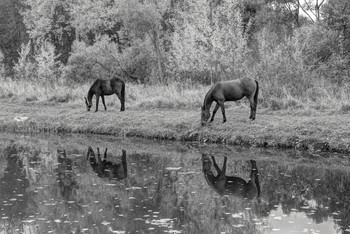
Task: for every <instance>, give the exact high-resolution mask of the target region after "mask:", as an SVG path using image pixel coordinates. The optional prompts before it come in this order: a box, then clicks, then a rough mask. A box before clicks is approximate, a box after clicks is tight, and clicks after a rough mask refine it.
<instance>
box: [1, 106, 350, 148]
mask: <svg viewBox="0 0 350 234" xmlns="http://www.w3.org/2000/svg"><path fill="white" fill-rule="evenodd" d="M101 107H102V106H101ZM101 107H100V108H101ZM108 108H109V109H108V110H107V111H104V110H100V111H98V112H97V113H95V112H87V111H86V109H85V106H83V105H82V104H80V105H79V104H75V103H73V104H69V103H62V104H61V103H53V104H49V103H47V104H40V103H28V102H21V103H19V102H11V103H6V102H5V101H4V100H3V102H2V103H1V104H0V109H1V115H0V131H6V132H28V133H31V132H55V133H93V134H103V135H116V136H119V137H142V138H148V139H166V140H178V141H203V142H206V143H209V142H210V143H223V144H230V145H247V146H258V147H276V148H295V149H303V150H310V151H332V152H350V132H349V127H350V123H349V116H348V114H347V112H344V113H342V112H340V111H332V110H315V109H309V110H305V109H303V110H291V109H288V110H281V111H271V110H269V109H260V110H258V113H257V119H256V121H254V122H251V121H249V120H248V116H249V108H248V107H247V106H245V105H243V104H242V105H237V106H231V107H230V108H228V109H227V110H226V115H227V123H225V124H222V123H221V121H222V115H221V113H219V112H218V114H217V117H216V119H215V121H214V123H213V124H211V125H208V126H206V127H204V128H201V126H200V110H199V109H198V110H189V109H142V108H141V109H140V108H137V109H136V108H134V109H128V108H127V109H126V111H125V112H119V111H118V110H119V107H117V106H112V107H108Z"/></svg>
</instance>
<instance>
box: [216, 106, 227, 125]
mask: <svg viewBox="0 0 350 234" xmlns="http://www.w3.org/2000/svg"><path fill="white" fill-rule="evenodd" d="M218 104H219V105H220V107H221V111H222V117H223V121H222V122H223V123H225V122H226V114H225V105H224V101H218Z"/></svg>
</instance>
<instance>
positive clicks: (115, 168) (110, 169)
mask: <svg viewBox="0 0 350 234" xmlns="http://www.w3.org/2000/svg"><path fill="white" fill-rule="evenodd" d="M122 153H123V154H122V161H121V163H113V162H110V161H107V148H106V150H105V152H104V157H103V160H102V159H101V154H100V149H99V148H98V147H97V155H95V152H94V150H93V149H92V148H91V147H90V146H89V148H88V153H87V158H88V159H89V161H90V165H91V167H92V169H93V170H94V172H96V174H97V176H99V177H101V178H109V179H117V180H121V179H125V178H126V177H127V174H128V173H127V172H128V170H127V164H126V151H125V150H122Z"/></svg>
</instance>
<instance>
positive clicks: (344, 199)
mask: <svg viewBox="0 0 350 234" xmlns="http://www.w3.org/2000/svg"><path fill="white" fill-rule="evenodd" d="M11 139H12V140H11ZM116 142H117V144H116ZM89 146H90V147H89ZM96 146H99V148H97V147H96ZM123 149H127V151H128V155H127V157H126V151H125V150H123ZM210 150H211V149H210ZM87 151H88V153H87ZM202 152H207V154H202ZM213 152H215V153H213ZM216 152H219V151H209V150H207V151H205V150H202V148H201V149H198V148H187V147H186V146H185V145H182V144H173V143H162V144H159V142H154V141H147V142H146V143H144V142H140V141H135V140H130V141H129V140H128V141H121V142H119V141H118V140H116V139H114V138H113V139H108V138H107V139H106V138H102V137H101V138H91V137H90V138H89V137H84V136H79V137H75V138H69V137H64V138H51V137H50V138H49V137H45V138H44V137H43V138H39V137H38V138H36V137H32V136H31V137H27V138H19V137H17V136H13V137H12V138H11V137H9V138H8V139H5V140H3V138H2V136H0V233H79V232H80V233H221V232H222V233H224V232H225V233H303V232H306V233H325V234H328V233H347V232H349V231H350V226H349V225H350V215H349V214H350V212H349V207H350V197H349V191H350V173H349V172H350V165H349V164H350V163H349V161H348V158H346V160H343V161H344V162H345V163H343V164H342V166H341V167H340V166H339V165H341V164H339V163H338V166H337V167H334V165H335V164H337V162H340V161H341V160H338V159H336V156H335V155H329V157H327V158H323V157H319V156H313V157H311V158H307V157H304V156H300V157H290V155H288V154H285V153H284V151H272V150H271V151H270V152H266V151H263V150H262V151H252V149H236V148H231V149H230V151H229V150H222V151H220V152H219V153H216ZM273 154H275V155H277V156H275V158H273V157H272V156H271V155H273ZM208 155H209V156H208ZM210 155H215V157H211V156H210ZM232 155H234V156H232ZM247 158H249V159H254V160H247ZM281 158H283V160H281ZM118 165H119V166H118ZM118 179H119V180H118ZM117 180H118V181H117ZM260 187H261V191H260ZM243 198H246V199H243ZM257 198H258V199H257Z"/></svg>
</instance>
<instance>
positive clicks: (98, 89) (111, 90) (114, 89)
mask: <svg viewBox="0 0 350 234" xmlns="http://www.w3.org/2000/svg"><path fill="white" fill-rule="evenodd" d="M112 94H116V95H117V96H118V98H119V100H120V104H121V107H120V111H124V110H125V83H124V81H122V80H121V79H119V78H117V77H114V78H112V79H110V80H102V79H97V80H96V81H95V82H94V83H93V84H92V85H91V87H90V89H89V92H88V95H87V99H86V98H85V104H86V108H87V110H88V111H90V109H91V107H92V96H94V95H96V110H95V111H98V101H99V99H100V97H101V98H102V103H103V105H104V107H105V110H107V107H106V104H105V98H104V95H112Z"/></svg>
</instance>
